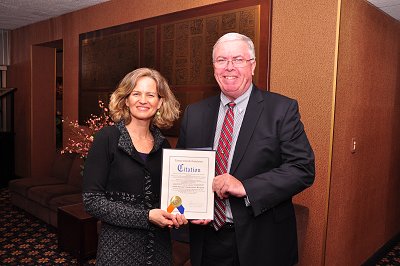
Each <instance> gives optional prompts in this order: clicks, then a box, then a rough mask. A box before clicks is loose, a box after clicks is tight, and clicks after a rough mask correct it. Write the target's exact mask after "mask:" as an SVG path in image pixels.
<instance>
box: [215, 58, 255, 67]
mask: <svg viewBox="0 0 400 266" xmlns="http://www.w3.org/2000/svg"><path fill="white" fill-rule="evenodd" d="M254 59H255V58H250V59H244V58H233V59H231V60H228V59H225V58H220V59H217V60H215V61H214V62H213V64H214V67H215V68H225V67H227V66H228V63H229V62H231V63H232V65H233V66H234V67H245V66H246V65H247V62H249V61H251V60H254Z"/></svg>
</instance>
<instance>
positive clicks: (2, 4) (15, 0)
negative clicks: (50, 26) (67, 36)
mask: <svg viewBox="0 0 400 266" xmlns="http://www.w3.org/2000/svg"><path fill="white" fill-rule="evenodd" d="M107 1H109V0H0V29H4V30H13V29H17V28H20V27H22V26H26V25H29V24H32V23H35V22H39V21H42V20H46V19H49V18H53V17H58V16H60V15H63V14H66V13H69V12H73V11H76V10H80V9H83V8H86V7H89V6H93V5H97V4H99V3H103V2H107Z"/></svg>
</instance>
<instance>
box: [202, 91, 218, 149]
mask: <svg viewBox="0 0 400 266" xmlns="http://www.w3.org/2000/svg"><path fill="white" fill-rule="evenodd" d="M219 104H220V96H219V95H218V97H214V98H212V99H211V101H210V102H209V103H208V108H207V110H206V111H205V112H204V114H203V121H202V125H203V128H202V130H203V133H202V136H204V138H203V143H204V146H205V147H211V148H213V146H214V136H215V128H216V127H217V120H218V111H219Z"/></svg>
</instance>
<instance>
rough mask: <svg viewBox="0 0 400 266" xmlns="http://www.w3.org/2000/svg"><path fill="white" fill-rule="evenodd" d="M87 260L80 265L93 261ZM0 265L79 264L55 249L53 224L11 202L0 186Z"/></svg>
mask: <svg viewBox="0 0 400 266" xmlns="http://www.w3.org/2000/svg"><path fill="white" fill-rule="evenodd" d="M94 264H95V260H94V259H92V260H88V261H86V262H84V263H83V264H82V265H94ZM0 265H68V266H70V265H78V262H77V260H76V258H74V257H73V256H71V255H70V254H68V253H66V252H63V251H60V250H58V245H57V230H56V228H54V227H52V226H50V225H48V224H46V223H44V222H42V221H41V220H39V219H37V218H36V217H34V216H32V215H30V214H29V213H27V212H25V211H23V210H21V209H19V208H17V207H14V206H12V205H11V203H10V195H9V192H8V190H7V189H0Z"/></svg>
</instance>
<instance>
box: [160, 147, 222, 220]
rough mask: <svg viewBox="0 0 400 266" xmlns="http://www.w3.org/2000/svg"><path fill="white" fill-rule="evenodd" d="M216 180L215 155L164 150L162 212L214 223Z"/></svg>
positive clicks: (193, 151)
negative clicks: (213, 184)
mask: <svg viewBox="0 0 400 266" xmlns="http://www.w3.org/2000/svg"><path fill="white" fill-rule="evenodd" d="M214 176H215V151H212V150H179V149H163V164H162V181H161V209H163V210H167V211H168V212H170V213H183V214H184V215H185V217H186V219H210V220H212V219H213V217H214V192H213V191H212V181H213V179H214Z"/></svg>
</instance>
